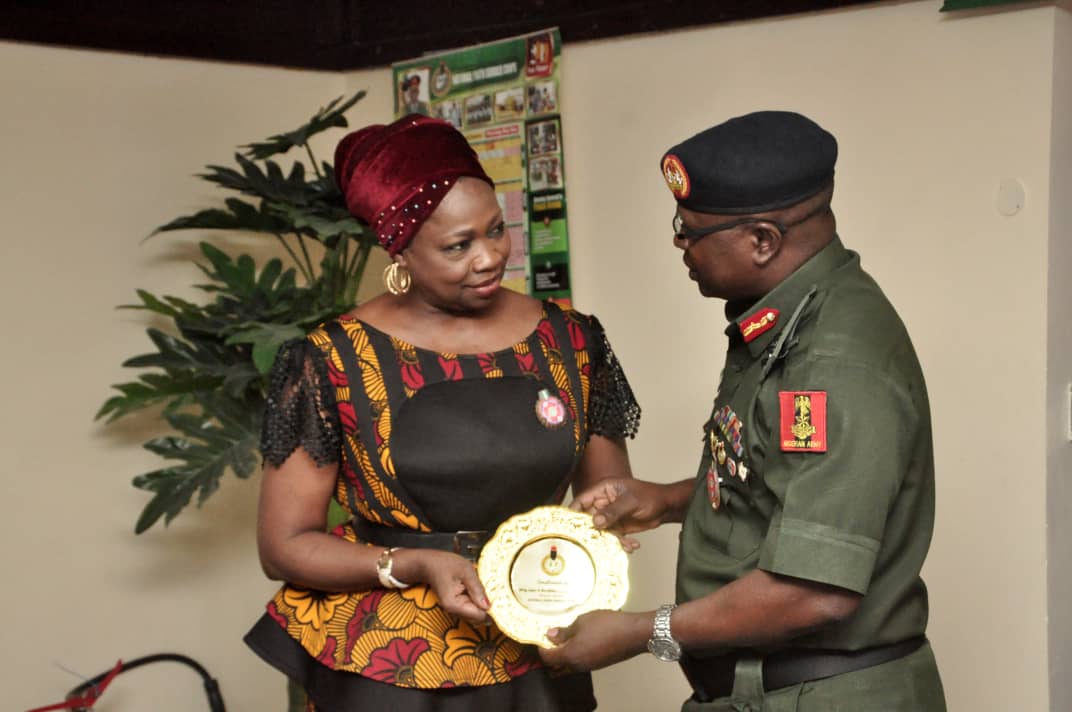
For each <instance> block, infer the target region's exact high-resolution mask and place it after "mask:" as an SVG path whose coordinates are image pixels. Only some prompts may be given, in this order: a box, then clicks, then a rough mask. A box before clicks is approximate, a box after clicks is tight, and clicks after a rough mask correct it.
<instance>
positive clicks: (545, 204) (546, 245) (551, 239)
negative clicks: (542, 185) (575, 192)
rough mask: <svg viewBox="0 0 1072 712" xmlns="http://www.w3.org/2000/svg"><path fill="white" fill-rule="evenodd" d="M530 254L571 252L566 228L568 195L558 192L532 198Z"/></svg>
mask: <svg viewBox="0 0 1072 712" xmlns="http://www.w3.org/2000/svg"><path fill="white" fill-rule="evenodd" d="M529 214H530V216H531V221H530V222H529V245H530V247H529V253H530V254H532V255H548V254H555V253H568V252H569V236H568V232H567V227H566V194H565V193H563V192H561V191H558V192H554V193H545V194H543V195H534V196H532V208H531V210H530V212H529Z"/></svg>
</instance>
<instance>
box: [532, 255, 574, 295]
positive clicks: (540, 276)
mask: <svg viewBox="0 0 1072 712" xmlns="http://www.w3.org/2000/svg"><path fill="white" fill-rule="evenodd" d="M532 282H533V284H532V287H533V289H534V290H535V291H536V292H565V291H567V290H568V289H569V288H570V278H569V263H568V262H566V260H565V255H561V256H559V258H558V259H555V260H550V259H549V260H546V261H538V260H534V261H533V265H532Z"/></svg>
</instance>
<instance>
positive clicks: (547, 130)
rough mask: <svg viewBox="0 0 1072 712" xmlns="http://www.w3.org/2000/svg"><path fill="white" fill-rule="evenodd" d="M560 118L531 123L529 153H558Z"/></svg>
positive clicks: (540, 154)
mask: <svg viewBox="0 0 1072 712" xmlns="http://www.w3.org/2000/svg"><path fill="white" fill-rule="evenodd" d="M558 125H559V124H558V119H551V120H549V121H540V122H537V123H534V124H529V155H530V156H542V155H544V154H547V153H558V152H559V145H558V136H559V131H558Z"/></svg>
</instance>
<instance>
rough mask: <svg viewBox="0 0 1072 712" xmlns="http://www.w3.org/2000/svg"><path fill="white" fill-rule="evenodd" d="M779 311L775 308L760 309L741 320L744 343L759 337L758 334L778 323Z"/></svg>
mask: <svg viewBox="0 0 1072 712" xmlns="http://www.w3.org/2000/svg"><path fill="white" fill-rule="evenodd" d="M779 313H780V312H779V311H778V310H777V309H760V310H759V311H757V312H756V313H755V314H753V315H752V316H750V317H748V318H747V319H745V320H744V321H742V322H741V336H743V337H744V340H745V343H749V342H751V341H754V340H755V339H757V338H759V335H760V334H762V333H764V332H766V331H770V330H771V329H772V328H774V325H775V324H777V323H778V314H779Z"/></svg>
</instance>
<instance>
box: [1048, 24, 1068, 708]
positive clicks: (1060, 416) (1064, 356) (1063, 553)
mask: <svg viewBox="0 0 1072 712" xmlns="http://www.w3.org/2000/svg"><path fill="white" fill-rule="evenodd" d="M1068 7H1069V8H1072V5H1068ZM1054 30H1055V32H1054V59H1053V123H1052V126H1051V129H1050V136H1051V141H1052V143H1053V147H1052V152H1051V160H1050V167H1051V175H1050V179H1051V184H1050V193H1051V195H1052V196H1053V198H1052V200H1051V201H1050V240H1049V263H1050V264H1049V303H1050V308H1049V315H1048V316H1049V318H1048V320H1047V331H1048V334H1049V337H1048V346H1049V348H1048V349H1047V364H1046V366H1047V379H1046V393H1047V395H1048V408H1047V423H1048V428H1047V433H1046V446H1047V447H1046V449H1047V456H1048V466H1047V471H1048V474H1049V488H1048V494H1047V500H1048V502H1047V505H1048V506H1047V519H1048V522H1049V527H1048V536H1047V541H1048V544H1049V556H1048V560H1049V566H1048V573H1049V599H1050V602H1049V616H1050V621H1049V634H1050V640H1049V653H1050V664H1049V672H1050V694H1051V697H1050V708H1051V709H1054V710H1067V709H1072V681H1070V680H1069V679H1068V672H1069V670H1072V608H1070V606H1069V601H1072V565H1070V562H1072V483H1070V482H1069V479H1068V478H1069V476H1070V475H1072V446H1070V445H1069V436H1068V433H1069V432H1070V431H1072V423H1070V422H1069V398H1070V395H1069V391H1068V389H1069V388H1070V387H1072V330H1070V329H1069V325H1070V324H1072V279H1069V268H1070V267H1072V240H1070V236H1072V200H1069V196H1072V131H1070V130H1069V129H1070V127H1072V12H1069V11H1068V10H1058V11H1057V13H1056V23H1055V25H1054Z"/></svg>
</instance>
